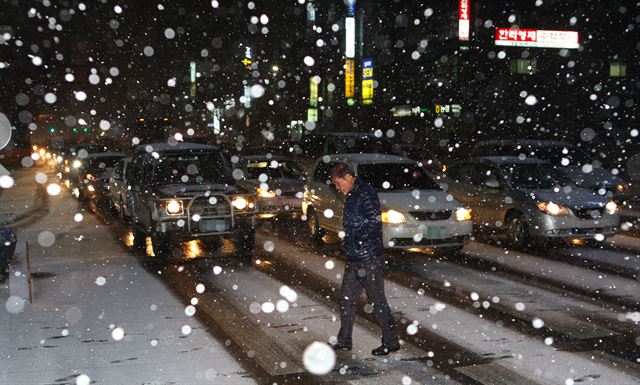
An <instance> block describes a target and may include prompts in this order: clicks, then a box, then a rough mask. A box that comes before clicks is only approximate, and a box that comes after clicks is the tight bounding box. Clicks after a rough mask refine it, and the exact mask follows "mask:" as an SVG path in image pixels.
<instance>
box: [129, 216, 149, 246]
mask: <svg viewBox="0 0 640 385" xmlns="http://www.w3.org/2000/svg"><path fill="white" fill-rule="evenodd" d="M131 227H132V229H133V247H134V248H135V249H136V250H139V251H142V252H143V253H144V252H145V251H146V248H147V240H146V238H147V234H146V232H144V231H143V230H142V229H141V228H140V225H138V224H136V223H133V225H132V226H131Z"/></svg>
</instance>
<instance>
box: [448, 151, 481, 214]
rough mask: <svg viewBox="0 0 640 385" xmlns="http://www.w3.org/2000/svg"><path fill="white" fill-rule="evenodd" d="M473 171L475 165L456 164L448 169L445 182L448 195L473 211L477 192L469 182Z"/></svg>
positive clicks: (469, 163)
mask: <svg viewBox="0 0 640 385" xmlns="http://www.w3.org/2000/svg"><path fill="white" fill-rule="evenodd" d="M474 169H475V165H474V163H472V162H461V163H457V164H455V165H453V166H451V168H450V169H449V172H448V173H447V180H448V182H449V183H448V184H449V193H451V195H453V196H454V198H456V199H457V200H459V201H460V202H462V203H464V204H465V205H466V206H468V207H470V208H471V209H472V210H474V211H475V210H476V207H475V206H476V194H477V191H476V188H475V186H474V185H473V183H472V181H471V178H472V176H473V172H474Z"/></svg>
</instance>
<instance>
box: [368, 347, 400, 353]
mask: <svg viewBox="0 0 640 385" xmlns="http://www.w3.org/2000/svg"><path fill="white" fill-rule="evenodd" d="M398 350H400V345H398V346H394V347H391V348H390V347H387V346H384V345H380V346H378V347H377V348H375V349H373V350H372V351H371V354H373V355H374V356H386V355H388V354H389V353H393V352H397V351H398Z"/></svg>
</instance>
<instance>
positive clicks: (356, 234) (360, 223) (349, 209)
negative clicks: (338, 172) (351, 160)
mask: <svg viewBox="0 0 640 385" xmlns="http://www.w3.org/2000/svg"><path fill="white" fill-rule="evenodd" d="M380 215H381V210H380V200H379V199H378V193H377V192H376V190H375V189H374V188H373V187H371V185H370V184H369V183H367V182H366V181H364V180H363V179H362V178H360V177H356V180H355V182H354V184H353V187H352V188H351V191H349V194H347V196H346V198H345V202H344V213H343V227H344V232H345V236H344V245H345V249H346V252H347V258H348V260H349V261H350V262H361V261H364V260H367V259H368V258H369V257H372V256H373V257H378V256H382V255H383V253H384V245H383V244H382V223H381V222H380V221H381V218H380Z"/></svg>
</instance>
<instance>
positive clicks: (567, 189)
mask: <svg viewBox="0 0 640 385" xmlns="http://www.w3.org/2000/svg"><path fill="white" fill-rule="evenodd" d="M447 179H448V183H449V184H448V186H449V191H450V192H451V194H453V196H454V197H456V199H458V200H460V201H461V202H464V203H465V204H466V205H468V206H469V207H471V208H472V209H473V211H474V223H475V224H476V225H479V226H481V228H488V229H504V230H506V233H507V243H508V245H510V246H512V247H515V248H525V247H527V246H530V245H531V244H532V241H534V240H551V239H562V240H571V239H596V240H597V239H599V240H603V239H604V238H605V237H607V236H610V235H613V234H614V233H615V232H616V230H617V228H618V225H619V222H620V217H619V214H618V208H617V204H616V203H615V202H614V201H613V200H611V198H608V197H606V196H602V195H599V194H594V193H593V192H592V191H590V190H587V189H584V188H582V187H579V186H577V185H576V184H575V183H574V182H573V179H571V178H569V177H568V176H567V175H565V174H564V173H562V172H560V171H559V170H557V169H556V168H554V167H553V165H551V164H549V163H546V162H543V161H542V160H539V159H534V158H526V159H521V158H519V157H481V158H475V159H472V160H469V161H463V162H460V163H456V164H453V165H451V166H450V167H449V170H448V171H447Z"/></svg>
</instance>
